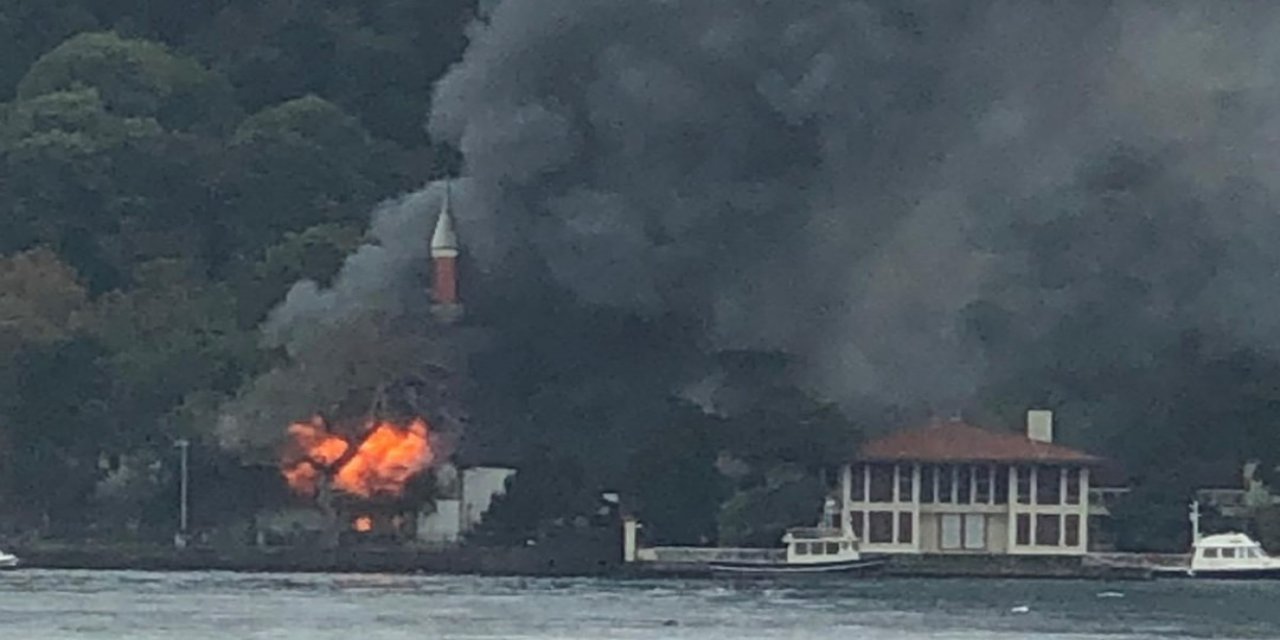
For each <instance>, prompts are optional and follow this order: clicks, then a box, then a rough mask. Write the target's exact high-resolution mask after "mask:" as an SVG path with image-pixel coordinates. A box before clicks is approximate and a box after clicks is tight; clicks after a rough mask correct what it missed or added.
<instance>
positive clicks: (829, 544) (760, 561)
mask: <svg viewBox="0 0 1280 640" xmlns="http://www.w3.org/2000/svg"><path fill="white" fill-rule="evenodd" d="M833 512H834V505H833V504H831V503H828V505H827V509H826V510H825V514H824V518H823V523H822V526H818V527H797V528H793V529H788V530H787V532H786V534H784V535H783V536H782V543H783V544H784V545H786V548H785V550H784V553H782V554H779V555H778V556H773V557H762V558H751V559H747V558H744V559H741V560H716V561H713V562H710V563H708V565H709V566H710V567H711V570H712V572H714V573H720V574H746V575H786V574H809V573H847V572H869V571H872V570H875V569H878V568H880V567H881V566H882V565H884V563H885V559H884V558H866V557H863V555H862V552H861V551H860V550H859V549H858V538H857V536H855V535H854V534H853V529H852V526H851V523H850V522H849V521H848V519H847V518H845V519H843V520H842V522H841V524H840V526H838V527H837V526H834V523H835V516H834V513H833Z"/></svg>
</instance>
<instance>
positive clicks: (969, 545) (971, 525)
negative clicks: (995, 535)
mask: <svg viewBox="0 0 1280 640" xmlns="http://www.w3.org/2000/svg"><path fill="white" fill-rule="evenodd" d="M964 548H965V549H969V550H976V549H985V548H987V517H986V516H984V515H982V514H973V513H971V514H967V515H965V517H964Z"/></svg>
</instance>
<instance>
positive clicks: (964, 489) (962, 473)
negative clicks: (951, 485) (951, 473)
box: [956, 465, 973, 504]
mask: <svg viewBox="0 0 1280 640" xmlns="http://www.w3.org/2000/svg"><path fill="white" fill-rule="evenodd" d="M972 482H973V469H972V468H970V467H969V465H961V466H960V467H959V468H958V469H957V470H956V502H958V503H960V504H969V501H970V499H971V498H972V497H973V493H972V492H971V491H970V490H971V489H973V485H972Z"/></svg>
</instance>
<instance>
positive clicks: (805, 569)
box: [709, 558, 887, 576]
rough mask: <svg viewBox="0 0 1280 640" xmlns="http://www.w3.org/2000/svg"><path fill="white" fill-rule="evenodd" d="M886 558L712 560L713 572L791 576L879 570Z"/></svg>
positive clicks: (738, 574)
mask: <svg viewBox="0 0 1280 640" xmlns="http://www.w3.org/2000/svg"><path fill="white" fill-rule="evenodd" d="M886 562H887V561H886V560H884V559H879V558H878V559H860V560H843V561H839V562H820V563H811V564H784V563H777V564H763V563H753V562H712V563H710V564H709V566H710V567H711V572H712V573H714V574H718V575H736V576H790V575H808V574H829V573H871V572H874V571H877V570H879V569H880V568H881V567H883V566H884V565H885V563H886Z"/></svg>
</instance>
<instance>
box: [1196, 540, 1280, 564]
mask: <svg viewBox="0 0 1280 640" xmlns="http://www.w3.org/2000/svg"><path fill="white" fill-rule="evenodd" d="M1259 565H1261V566H1274V561H1273V560H1271V558H1270V557H1269V556H1268V555H1267V552H1266V551H1263V549H1262V545H1260V544H1258V543H1257V542H1256V541H1255V540H1253V538H1250V537H1249V536H1247V535H1245V534H1243V533H1219V534H1215V535H1211V536H1205V537H1203V538H1201V539H1200V540H1199V541H1198V542H1196V544H1195V555H1193V556H1192V558H1191V569H1192V570H1193V571H1202V570H1206V569H1209V570H1213V569H1242V568H1252V567H1256V566H1259Z"/></svg>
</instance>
